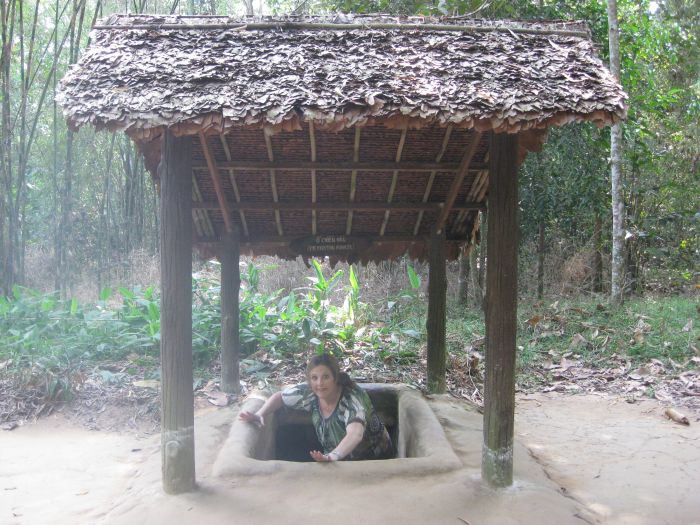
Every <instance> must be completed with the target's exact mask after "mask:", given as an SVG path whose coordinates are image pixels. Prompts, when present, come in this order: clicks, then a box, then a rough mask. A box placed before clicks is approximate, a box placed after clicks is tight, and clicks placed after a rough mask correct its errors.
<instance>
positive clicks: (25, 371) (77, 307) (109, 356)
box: [0, 261, 424, 401]
mask: <svg viewBox="0 0 700 525" xmlns="http://www.w3.org/2000/svg"><path fill="white" fill-rule="evenodd" d="M275 270H276V267H275V266H274V265H266V266H264V267H261V266H257V265H255V264H253V263H244V264H243V265H242V273H241V296H240V319H241V324H240V337H241V346H242V349H241V350H242V356H241V357H242V358H243V359H244V361H247V363H246V365H247V366H246V369H247V370H248V371H249V372H250V373H256V372H255V356H256V355H260V354H261V353H265V354H269V355H272V356H289V355H296V354H303V355H306V354H307V353H308V352H314V351H315V352H321V351H324V350H325V351H331V352H334V353H336V354H338V355H344V354H346V353H347V352H349V351H350V350H351V349H354V348H356V347H357V348H360V349H362V351H363V353H364V355H367V354H371V355H374V356H376V357H377V358H378V359H383V360H385V361H395V362H397V363H411V362H415V361H416V360H417V359H418V348H419V347H420V343H421V341H422V340H423V338H424V334H423V332H424V329H423V328H422V326H423V323H422V322H420V321H419V319H420V318H421V317H422V316H423V315H424V312H423V306H422V303H423V300H422V298H421V296H420V287H421V282H420V278H419V276H418V275H417V274H416V272H415V271H414V270H413V268H412V267H410V266H408V271H407V275H406V276H405V281H406V287H405V288H404V289H401V290H400V292H399V293H398V294H396V295H394V296H390V297H389V300H387V301H381V302H380V303H376V304H368V303H365V302H363V301H362V300H361V294H362V287H361V284H360V282H359V280H358V277H357V273H356V271H355V268H354V267H352V266H350V267H348V268H347V269H344V270H337V271H332V272H331V271H329V270H328V269H327V268H324V267H323V266H322V265H321V264H320V263H319V262H318V261H312V271H313V274H312V275H310V276H306V279H305V280H306V285H304V286H299V287H297V288H294V289H291V290H287V289H279V290H273V291H267V290H266V289H265V288H264V287H263V286H261V282H262V280H264V279H265V276H266V274H268V273H270V274H274V273H275ZM219 273H220V272H219V266H218V263H209V264H208V266H207V267H205V268H204V269H203V270H202V271H200V272H197V273H195V274H193V280H192V286H193V307H192V352H193V364H194V366H195V369H196V370H197V372H196V373H197V375H198V376H199V377H203V378H205V379H206V378H207V376H210V375H211V372H210V371H214V370H216V368H217V366H218V359H219V351H220V350H219V348H220V331H221V320H220V292H221V288H220V282H219ZM159 346H160V297H159V293H158V291H157V290H156V289H155V288H154V287H152V286H149V287H141V286H136V287H132V288H126V287H120V288H117V289H116V290H113V289H111V288H105V289H103V290H102V291H101V292H100V297H99V300H98V301H96V302H93V303H81V302H79V301H78V300H76V299H70V300H61V299H59V298H58V297H57V295H56V294H42V293H40V292H37V291H34V290H31V289H28V288H22V287H15V288H14V290H13V295H12V296H11V297H9V298H3V297H0V374H2V378H3V379H5V380H10V381H12V382H14V383H16V384H18V385H19V386H20V387H21V388H29V387H35V388H38V389H39V390H41V391H42V392H44V397H45V401H62V400H67V399H70V397H71V395H72V393H73V392H74V390H75V388H76V386H79V384H80V383H82V382H83V381H84V380H85V379H86V377H88V376H89V375H90V374H93V375H94V374H96V375H99V376H100V377H103V376H110V377H108V378H107V379H110V378H111V376H112V375H114V374H113V371H112V370H111V369H113V368H114V367H104V366H102V365H103V364H104V363H116V362H120V363H121V366H120V367H118V368H119V372H118V373H119V374H121V375H120V377H122V376H123V375H126V376H128V375H133V376H135V377H146V378H148V379H154V380H157V379H158V378H159V375H160V374H159V370H158V363H159Z"/></svg>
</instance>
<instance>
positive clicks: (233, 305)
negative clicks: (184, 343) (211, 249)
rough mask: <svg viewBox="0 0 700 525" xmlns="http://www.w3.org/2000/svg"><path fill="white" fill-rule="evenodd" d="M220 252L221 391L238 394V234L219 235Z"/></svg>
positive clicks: (239, 283)
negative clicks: (220, 241) (220, 240)
mask: <svg viewBox="0 0 700 525" xmlns="http://www.w3.org/2000/svg"><path fill="white" fill-rule="evenodd" d="M222 241H223V242H222V251H221V390H222V392H226V393H228V394H238V393H239V391H240V386H241V381H240V375H239V356H240V348H241V341H240V334H239V324H240V305H239V303H238V294H239V292H240V289H241V274H240V268H239V262H240V246H239V242H238V235H237V232H224V233H223V234H222Z"/></svg>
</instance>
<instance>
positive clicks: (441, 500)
mask: <svg viewBox="0 0 700 525" xmlns="http://www.w3.org/2000/svg"><path fill="white" fill-rule="evenodd" d="M430 405H431V407H432V408H433V410H434V411H435V413H436V415H437V416H438V419H439V420H440V422H441V423H442V425H443V427H444V429H445V433H446V435H447V438H448V440H449V441H450V443H451V444H452V447H453V449H454V450H455V452H456V453H457V455H458V457H459V458H460V460H461V461H462V463H463V464H464V467H463V468H462V469H460V470H457V471H455V472H451V473H446V474H439V475H431V476H403V477H401V478H400V479H382V480H372V479H367V477H366V476H358V477H355V478H353V479H347V478H345V479H336V480H335V481H334V482H333V483H331V484H329V483H328V477H327V476H320V477H317V476H316V474H317V473H318V472H319V470H318V469H323V468H332V465H320V464H310V465H309V473H308V476H297V477H296V478H295V479H290V477H289V476H285V475H284V473H277V474H271V475H266V476H256V477H247V478H228V479H220V478H216V477H214V476H213V475H211V466H212V464H213V462H214V460H215V458H216V455H217V453H218V450H219V448H220V446H221V444H222V442H223V441H224V439H225V438H226V436H227V434H228V430H229V427H230V424H231V421H232V420H233V418H234V416H235V412H236V410H237V408H236V407H234V406H230V407H226V408H216V407H211V408H207V409H202V410H199V411H198V413H197V417H196V428H195V435H196V438H195V439H196V446H197V451H196V454H197V456H196V461H197V480H198V484H199V487H198V490H197V491H196V492H193V493H191V494H186V495H181V496H167V495H165V494H163V492H162V490H161V481H160V452H159V440H160V436H159V434H151V435H139V434H137V433H134V432H129V433H121V434H119V433H115V432H104V431H94V430H87V429H85V428H84V427H83V426H79V425H77V424H76V423H74V422H71V421H69V420H67V419H66V418H65V417H64V416H63V415H62V414H61V413H55V414H53V415H51V416H50V417H48V418H45V419H41V420H39V421H38V422H37V423H34V424H27V425H24V426H21V427H19V428H16V429H14V430H12V431H0V523H1V524H42V525H45V524H82V523H90V524H92V523H110V524H112V523H114V524H130V525H131V524H140V523H148V524H151V525H153V524H160V523H169V524H175V523H177V524H189V523H192V524H197V525H204V524H206V525H217V524H224V523H226V524H236V525H239V524H247V523H250V524H268V523H270V524H278V523H279V524H295V523H320V524H325V523H329V524H333V525H342V524H346V523H347V524H350V523H353V524H355V523H364V524H366V525H371V524H378V523H382V524H385V523H401V524H414V523H415V524H425V523H430V524H432V523H436V524H443V523H444V524H456V525H459V524H465V523H467V524H471V525H487V524H492V525H509V524H557V525H562V524H569V523H571V524H579V525H580V524H583V523H595V524H614V525H646V524H648V525H652V524H653V525H656V524H664V523H667V524H679V525H680V524H682V525H693V524H699V525H700V497H698V495H697V492H698V488H700V414H698V413H696V412H687V411H686V415H687V416H688V417H689V419H690V425H689V426H683V425H679V424H677V423H674V422H672V421H670V420H668V419H666V418H665V417H664V415H663V406H662V405H661V404H660V403H659V402H658V401H655V400H640V401H637V402H635V403H628V402H626V401H625V398H623V397H616V396H609V395H566V394H560V393H555V392H551V393H548V394H532V395H519V397H518V403H517V411H516V429H515V433H516V447H515V479H516V481H515V483H514V485H513V487H511V488H509V489H506V490H500V491H494V490H491V489H488V488H486V487H484V486H483V485H482V483H481V481H480V467H479V465H480V458H481V415H480V414H478V413H477V412H476V411H475V410H474V409H473V408H472V407H471V406H470V405H467V404H466V403H463V402H461V401H459V400H456V399H455V398H452V397H449V396H440V397H437V398H434V399H432V400H430Z"/></svg>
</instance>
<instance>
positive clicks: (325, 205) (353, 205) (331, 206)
mask: <svg viewBox="0 0 700 525" xmlns="http://www.w3.org/2000/svg"><path fill="white" fill-rule="evenodd" d="M228 207H229V209H230V210H231V211H241V210H256V211H262V210H278V211H283V210H287V211H288V210H312V211H313V210H317V211H318V210H329V211H330V210H333V211H336V210H337V211H346V210H348V211H387V210H388V211H432V212H440V211H441V210H442V209H443V207H444V204H443V203H441V202H357V201H352V202H348V201H325V202H312V203H308V202H299V201H295V202H277V203H274V202H268V201H262V202H260V201H258V202H255V201H253V202H251V201H247V202H246V201H241V202H229V203H228ZM192 208H193V209H195V210H212V209H218V208H219V204H218V203H217V202H215V201H208V202H199V201H195V202H193V203H192ZM485 208H486V205H485V203H482V202H464V203H462V204H455V205H454V206H452V209H453V210H482V209H485ZM346 235H347V234H346Z"/></svg>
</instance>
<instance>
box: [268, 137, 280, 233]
mask: <svg viewBox="0 0 700 525" xmlns="http://www.w3.org/2000/svg"><path fill="white" fill-rule="evenodd" d="M263 134H264V135H265V146H266V147H267V158H268V159H269V160H270V162H273V161H274V160H275V158H274V155H273V153H272V139H271V138H270V134H269V133H268V132H267V130H264V129H263ZM270 187H271V188H272V200H273V201H275V204H277V203H278V202H279V196H278V195H277V172H276V171H275V169H274V168H273V169H270ZM275 224H277V233H278V234H279V235H284V230H283V229H282V218H281V217H280V211H279V210H278V209H276V210H275Z"/></svg>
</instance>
